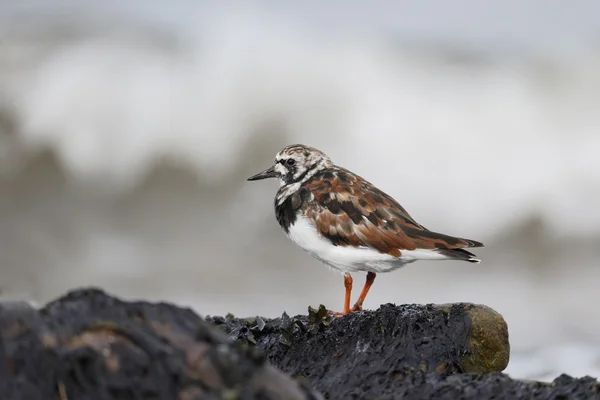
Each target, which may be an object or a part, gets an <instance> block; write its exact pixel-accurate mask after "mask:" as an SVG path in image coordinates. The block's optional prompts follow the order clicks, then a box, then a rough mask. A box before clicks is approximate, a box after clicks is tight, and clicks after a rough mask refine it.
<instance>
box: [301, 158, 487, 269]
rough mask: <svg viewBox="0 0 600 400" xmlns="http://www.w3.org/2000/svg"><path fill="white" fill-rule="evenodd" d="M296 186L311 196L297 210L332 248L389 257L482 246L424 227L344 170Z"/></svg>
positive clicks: (335, 169)
mask: <svg viewBox="0 0 600 400" xmlns="http://www.w3.org/2000/svg"><path fill="white" fill-rule="evenodd" d="M302 187H303V188H306V189H308V190H309V191H310V193H311V194H312V200H310V201H307V202H305V203H304V204H303V206H302V208H303V211H304V213H305V214H306V215H307V216H308V217H309V218H310V219H312V220H314V221H315V224H316V227H317V230H318V231H319V233H320V234H321V235H323V236H324V237H326V238H327V239H328V240H330V241H331V242H332V244H334V245H335V246H357V247H360V246H364V247H370V248H373V249H376V250H377V251H379V252H382V253H386V254H389V255H392V256H394V257H400V256H401V255H402V250H416V249H427V250H430V249H439V250H457V249H463V248H468V247H481V246H482V244H481V243H479V242H476V241H473V240H468V239H461V238H456V237H452V236H448V235H444V234H441V233H437V232H432V231H430V230H428V229H426V228H425V227H424V226H423V225H421V224H419V223H417V222H416V221H415V220H414V219H413V218H412V217H411V216H410V215H409V214H408V212H407V211H406V210H405V209H404V208H403V207H402V206H401V205H400V204H398V202H397V201H396V200H394V199H393V198H392V197H391V196H389V195H388V194H386V193H384V192H382V191H381V190H379V189H377V188H376V187H375V186H373V185H372V184H371V183H370V182H368V181H366V180H364V179H363V178H362V177H360V176H358V175H356V174H353V173H352V172H350V171H348V170H346V169H344V168H340V167H332V168H328V169H326V170H323V171H321V172H318V173H317V174H315V175H313V177H312V178H311V179H309V180H308V181H307V182H305V183H304V184H303V185H302ZM465 253H466V251H465ZM469 254H470V253H469ZM465 256H466V254H465Z"/></svg>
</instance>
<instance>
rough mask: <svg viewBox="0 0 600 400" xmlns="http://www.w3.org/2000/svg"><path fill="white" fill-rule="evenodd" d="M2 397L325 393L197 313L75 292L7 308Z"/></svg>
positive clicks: (0, 358)
mask: <svg viewBox="0 0 600 400" xmlns="http://www.w3.org/2000/svg"><path fill="white" fill-rule="evenodd" d="M0 335H1V337H2V341H1V342H0V343H1V346H0V394H1V395H0V398H1V399H3V400H9V399H10V400H12V399H31V400H37V399H40V400H42V399H43V400H49V399H60V400H67V399H68V400H88V399H89V400H92V399H119V400H127V399H152V400H174V399H179V400H195V399H220V398H222V399H255V398H260V399H319V398H321V396H320V395H319V394H317V393H316V392H314V391H312V390H311V389H310V388H309V387H308V386H307V385H305V384H303V382H298V381H295V380H293V379H292V378H290V377H288V376H286V375H284V374H283V373H281V372H279V371H278V370H276V369H275V368H274V367H272V366H270V365H269V364H267V363H265V358H264V356H263V354H262V352H260V351H258V350H256V349H254V348H252V347H251V346H248V345H244V344H242V343H236V342H231V341H230V340H229V339H228V338H227V337H226V335H224V334H223V333H222V332H220V331H219V330H217V329H216V328H214V327H213V326H210V325H209V324H208V323H206V322H205V321H203V320H202V319H201V318H199V317H198V316H197V315H196V314H195V313H193V312H192V311H191V310H187V309H182V308H178V307H175V306H172V305H168V304H150V303H146V302H131V303H127V302H122V301H120V300H118V299H115V298H114V297H111V296H109V295H106V294H105V293H103V292H101V291H98V290H81V291H76V292H72V293H70V294H68V295H66V296H64V297H62V298H60V299H58V300H56V301H54V302H52V303H50V304H48V305H47V306H46V307H44V308H43V309H41V310H39V311H38V310H35V309H33V308H31V307H29V306H28V305H26V304H23V303H4V304H2V305H1V306H0Z"/></svg>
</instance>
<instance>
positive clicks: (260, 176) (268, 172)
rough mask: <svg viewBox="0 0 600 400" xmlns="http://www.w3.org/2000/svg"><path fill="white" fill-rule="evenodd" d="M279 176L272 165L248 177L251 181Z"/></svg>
mask: <svg viewBox="0 0 600 400" xmlns="http://www.w3.org/2000/svg"><path fill="white" fill-rule="evenodd" d="M276 176H277V172H275V167H273V166H272V167H270V168H267V169H265V170H264V171H263V172H259V173H258V174H256V175H252V176H251V177H250V178H248V180H249V181H259V180H261V179H267V178H275V177H276Z"/></svg>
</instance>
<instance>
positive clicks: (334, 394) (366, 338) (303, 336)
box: [206, 304, 600, 400]
mask: <svg viewBox="0 0 600 400" xmlns="http://www.w3.org/2000/svg"><path fill="white" fill-rule="evenodd" d="M206 319H207V320H209V321H211V322H213V323H215V324H217V325H218V326H219V327H220V328H221V329H223V330H224V331H225V332H226V333H227V334H228V335H229V336H230V337H231V338H233V339H235V340H237V341H239V342H242V343H247V344H251V345H254V346H255V347H257V348H259V349H261V350H263V351H264V352H265V354H266V356H267V359H268V360H269V362H270V363H272V364H273V365H275V366H276V367H278V368H280V369H281V370H283V371H284V372H287V373H289V374H290V375H292V376H295V377H301V378H303V379H306V380H307V381H308V382H310V383H311V384H312V385H313V387H315V388H316V389H318V390H319V391H320V392H321V393H323V394H324V396H325V397H326V398H330V399H346V398H348V399H398V398H402V399H452V400H455V399H477V400H485V399H595V398H599V399H600V397H599V393H600V386H598V382H597V381H596V380H594V379H592V378H584V379H572V378H570V377H567V376H561V377H559V378H557V380H555V381H554V382H553V383H552V384H544V383H536V382H523V381H518V380H513V379H511V378H510V377H508V376H507V375H504V374H501V373H499V371H502V370H504V368H506V366H507V365H508V361H509V353H510V347H509V343H508V330H507V326H506V323H505V322H504V320H503V318H502V316H501V315H499V314H498V313H496V312H495V311H494V310H492V309H490V308H489V307H486V306H480V305H473V304H450V305H439V306H436V305H403V306H394V305H391V304H387V305H383V306H381V307H380V308H379V309H378V310H375V311H362V312H359V313H354V314H350V315H347V316H344V317H342V318H337V319H332V318H331V317H329V316H328V313H327V310H326V309H325V308H324V307H322V306H321V307H320V308H319V309H317V310H313V309H309V314H308V315H307V316H296V317H289V316H288V315H287V314H285V313H284V314H283V315H282V317H280V318H275V319H265V318H261V317H255V318H244V319H239V318H234V317H233V316H232V315H228V316H227V317H225V318H223V317H207V318H206Z"/></svg>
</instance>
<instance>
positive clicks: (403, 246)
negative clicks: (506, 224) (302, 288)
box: [247, 144, 483, 316]
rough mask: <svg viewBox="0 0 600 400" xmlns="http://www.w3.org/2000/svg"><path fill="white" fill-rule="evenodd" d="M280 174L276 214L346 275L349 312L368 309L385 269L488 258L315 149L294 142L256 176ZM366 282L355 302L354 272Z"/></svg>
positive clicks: (291, 234) (292, 235)
mask: <svg viewBox="0 0 600 400" xmlns="http://www.w3.org/2000/svg"><path fill="white" fill-rule="evenodd" d="M267 178H277V179H278V180H279V184H280V186H279V189H278V190H277V193H276V195H275V217H276V219H277V222H278V223H279V225H280V227H281V228H282V229H283V231H284V232H285V234H286V235H287V237H288V238H289V239H291V240H292V241H293V242H294V243H295V244H296V245H298V246H299V247H300V248H302V249H303V250H305V251H306V252H308V253H309V254H310V255H312V256H313V257H314V258H316V259H317V260H319V261H321V262H322V263H324V264H325V265H327V266H329V267H330V268H332V269H334V270H337V271H339V272H341V273H342V274H343V277H344V287H345V297H344V307H343V311H342V312H331V313H332V314H333V315H335V316H343V315H346V314H349V313H352V312H356V311H360V310H362V307H363V303H364V301H365V298H366V297H367V294H368V293H369V290H370V289H371V286H372V285H373V282H374V281H375V277H376V276H377V274H378V273H387V272H392V271H395V270H397V269H399V268H401V267H403V266H405V265H406V264H410V263H413V262H415V261H417V260H461V261H467V262H470V263H479V262H481V260H480V259H478V258H477V256H476V255H475V254H473V253H471V252H469V251H467V250H465V249H466V248H472V247H483V244H482V243H480V242H477V241H475V240H470V239H462V238H458V237H454V236H449V235H445V234H442V233H438V232H434V231H430V230H428V229H427V228H425V227H424V226H423V225H421V224H419V223H418V222H417V221H415V219H414V218H413V217H411V216H410V215H409V214H408V212H407V211H406V210H405V209H404V208H403V207H402V206H401V205H400V204H399V203H398V202H397V201H396V200H394V199H393V198H392V197H391V196H390V195H388V194H386V193H384V192H383V191H382V190H380V189H379V188H377V187H376V186H375V185H373V184H372V183H370V182H368V181H366V180H365V179H363V178H362V177H361V176H359V175H357V174H355V173H353V172H351V171H349V170H347V169H345V168H343V167H341V166H338V165H336V164H334V163H333V162H332V161H331V159H330V158H329V156H327V155H326V154H325V153H323V152H322V151H321V150H318V149H316V148H314V147H310V146H306V145H302V144H292V145H288V146H286V147H284V148H283V149H282V150H281V151H279V152H278V153H277V154H276V155H275V160H274V163H273V165H272V166H270V167H269V168H267V169H266V170H264V171H262V172H259V173H258V174H256V175H253V176H251V177H249V178H248V179H247V180H248V181H257V180H262V179H267ZM357 272H366V273H367V276H366V281H365V283H364V286H363V289H362V291H361V293H360V295H359V297H358V300H357V301H356V302H355V304H354V305H353V306H352V307H350V299H351V292H352V284H353V279H352V275H351V273H357Z"/></svg>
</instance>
